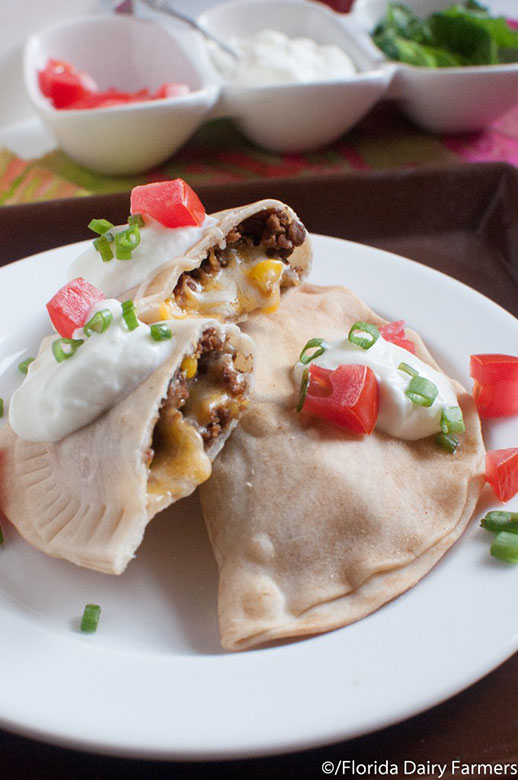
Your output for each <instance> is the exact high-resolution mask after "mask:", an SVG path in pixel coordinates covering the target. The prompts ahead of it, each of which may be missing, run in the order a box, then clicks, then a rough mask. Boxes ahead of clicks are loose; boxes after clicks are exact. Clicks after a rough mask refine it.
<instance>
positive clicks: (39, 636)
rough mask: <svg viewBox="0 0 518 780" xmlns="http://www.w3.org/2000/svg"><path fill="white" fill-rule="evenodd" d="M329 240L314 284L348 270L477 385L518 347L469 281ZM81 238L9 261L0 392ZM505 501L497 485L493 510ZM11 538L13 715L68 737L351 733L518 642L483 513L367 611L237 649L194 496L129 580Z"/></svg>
mask: <svg viewBox="0 0 518 780" xmlns="http://www.w3.org/2000/svg"><path fill="white" fill-rule="evenodd" d="M314 243H315V251H316V263H315V269H314V271H313V274H312V280H313V281H315V282H317V283H322V284H325V283H328V282H333V283H335V282H338V283H343V284H347V285H348V286H350V287H352V288H353V289H354V290H356V291H357V292H358V293H359V294H360V295H361V296H362V297H363V298H364V299H365V300H366V301H367V302H368V303H369V304H370V305H371V306H372V307H373V308H374V309H377V310H378V311H379V312H380V314H382V315H384V316H386V317H388V318H390V319H399V318H405V319H406V320H407V322H408V324H409V325H411V326H413V327H415V328H417V329H418V330H419V331H420V332H421V333H422V335H423V337H424V338H425V340H426V342H427V343H428V345H429V347H430V349H431V350H432V352H433V353H434V355H435V356H436V357H437V359H438V360H439V361H440V362H441V363H442V365H443V366H444V367H445V369H446V370H448V371H449V372H450V373H451V374H452V375H453V376H455V377H456V378H458V379H459V380H461V381H462V382H464V383H465V384H466V385H469V384H470V380H469V377H468V359H469V355H470V353H472V352H491V351H501V352H506V353H513V352H514V353H516V344H517V343H518V323H517V321H516V319H515V318H514V317H512V316H511V315H510V314H509V313H508V312H506V311H504V310H503V309H501V308H500V307H498V306H497V305H496V304H494V303H492V302H491V301H489V300H487V299H486V298H484V297H483V296H481V295H479V294H478V293H476V292H474V291H473V290H471V289H469V288H468V287H465V286H463V285H461V284H459V283H458V282H456V281H453V280H452V279H450V278H449V277H447V276H444V275H442V274H439V273H437V272H435V271H432V270H430V269H428V268H426V267H424V266H420V265H418V264H416V263H413V262H411V261H409V260H405V259H403V258H400V257H397V256H395V255H391V254H388V253H385V252H381V251H378V250H375V249H372V248H370V247H365V246H361V245H357V244H352V243H349V242H345V241H340V240H337V239H332V238H327V237H320V236H317V237H315V241H314ZM81 246H82V245H73V246H67V247H62V248H60V249H57V250H54V251H50V252H45V253H43V254H41V255H38V256H35V257H32V258H29V259H27V260H23V261H21V262H18V263H14V264H13V265H10V266H7V267H5V268H2V269H0V290H1V291H2V292H1V294H0V333H2V334H4V335H3V337H1V338H0V396H2V397H4V398H8V397H9V395H10V393H11V392H12V389H13V387H14V386H15V385H16V384H17V383H19V381H20V378H19V375H18V372H17V370H16V368H15V366H16V365H17V363H18V362H19V361H20V360H21V359H22V358H23V357H25V356H26V355H28V354H31V353H34V351H35V350H36V347H37V345H38V342H39V338H40V337H41V336H42V335H43V333H44V331H45V330H47V329H48V328H47V319H46V313H45V311H44V307H43V305H42V304H43V302H45V301H47V300H48V299H49V298H50V297H51V295H52V294H53V293H54V292H55V290H56V289H57V288H59V287H60V286H61V284H62V283H63V280H64V279H65V269H66V268H67V266H68V264H69V262H70V261H71V260H72V259H73V258H74V256H75V255H76V254H77V252H78V251H79V250H80V248H81ZM36 279H37V280H38V281H37V283H35V280H36ZM485 437H486V444H487V446H488V448H497V447H510V446H513V445H514V446H516V445H517V444H518V419H517V418H514V419H508V420H505V421H501V422H499V423H492V424H491V425H487V426H486V429H485ZM121 457H123V453H121ZM495 505H496V504H495V502H494V501H492V500H491V496H490V493H489V491H488V492H487V493H486V494H485V498H484V500H483V501H482V503H481V506H480V508H479V509H480V511H479V514H482V513H483V512H485V511H487V509H488V508H490V507H492V506H493V507H494V506H495ZM508 506H509V508H513V509H514V510H515V511H516V510H517V509H518V500H517V499H516V498H515V499H514V500H513V501H511V502H509V504H508ZM5 536H6V542H5V545H4V547H3V548H0V637H1V640H0V647H1V666H2V686H1V687H2V693H1V696H0V726H1V727H4V728H7V729H10V730H13V731H16V732H20V733H22V734H28V735H33V736H36V737H39V738H42V739H44V740H47V741H51V742H56V743H58V744H61V745H66V746H73V747H79V748H83V749H92V750H96V751H100V752H105V753H111V754H119V755H125V756H141V757H156V758H186V759H202V758H229V757H244V756H253V755H261V754H269V753H276V752H281V751H288V750H297V749H302V748H308V747H312V746H316V745H320V744H324V743H331V742H336V741H339V740H343V739H346V738H350V737H354V736H357V735H360V734H363V733H366V732H368V731H371V730H375V729H378V728H381V727H383V726H386V725H388V724H391V723H394V722H396V721H399V720H401V719H404V718H407V717H409V716H411V715H414V714H416V713H418V712H420V711H422V710H424V709H426V708H428V707H431V706H432V705H434V704H436V703H438V702H440V701H442V700H443V699H445V698H447V697H449V696H451V695H453V694H454V693H456V692H458V691H460V690H461V689H462V688H464V687H466V686H468V685H470V684H471V683H473V682H474V681H476V680H477V679H478V678H480V677H481V676H483V675H484V674H486V673H487V672H488V671H490V670H491V669H493V668H494V667H495V666H497V665H498V664H499V663H501V662H502V661H503V660H504V659H506V658H507V657H509V656H510V655H511V654H512V653H513V652H514V651H515V650H516V648H517V645H518V642H517V640H518V631H517V625H516V595H515V594H516V584H517V580H518V567H512V566H510V565H506V564H503V563H500V562H498V561H495V560H494V559H492V558H491V557H490V555H489V546H490V540H491V535H490V534H488V533H487V532H486V531H483V530H482V529H480V528H478V527H477V523H476V522H475V521H474V522H472V524H471V525H470V527H469V529H468V530H467V531H466V533H465V534H464V536H463V537H462V539H461V540H460V541H459V542H458V543H457V544H456V545H455V546H454V548H453V549H452V550H451V551H450V552H449V553H448V554H447V555H446V556H445V557H444V558H443V560H442V561H441V562H440V563H439V564H438V565H437V566H436V567H435V568H434V569H433V571H432V572H431V573H430V574H429V575H428V576H426V577H425V578H424V579H423V580H422V581H421V582H420V583H419V584H418V585H417V586H416V587H415V588H413V589H412V590H410V591H409V592H408V593H406V594H404V595H403V596H400V597H399V598H397V599H395V600H394V601H393V602H391V603H390V604H388V605H387V606H385V607H383V608H382V609H380V610H379V611H378V612H376V613H375V614H373V615H371V616H369V617H368V618H366V619H364V620H362V621H360V622H359V623H357V624H355V625H352V626H349V627H347V628H344V629H341V630H338V631H334V632H331V633H329V634H325V635H323V636H319V637H315V638H311V639H304V640H301V641H298V642H292V643H289V644H285V645H280V646H278V647H273V648H268V649H262V650H255V651H249V652H243V653H239V654H224V653H222V652H221V650H220V647H219V641H218V635H217V625H216V586H217V573H216V567H215V563H214V561H213V558H212V553H211V550H210V547H209V543H208V541H207V537H206V534H205V529H204V526H203V523H202V520H201V518H200V515H199V511H198V506H197V501H196V498H195V497H194V498H191V499H188V500H186V501H184V502H181V503H180V505H179V506H178V507H177V508H176V509H175V510H172V511H169V512H166V513H164V514H163V515H162V516H161V517H158V518H156V519H155V520H154V521H153V522H152V523H151V525H150V526H149V528H148V532H147V533H146V538H145V541H144V543H143V545H142V547H141V548H140V550H139V553H138V557H137V559H136V560H135V561H133V562H132V563H131V564H130V566H129V568H128V570H127V571H126V572H125V573H124V574H123V575H122V576H120V577H118V578H117V577H110V576H109V575H102V574H97V573H95V572H90V571H87V570H82V569H79V568H77V567H75V566H73V565H72V564H69V563H67V562H65V561H59V560H54V559H51V558H47V557H46V556H45V555H43V554H42V553H39V552H38V551H36V550H34V549H32V548H31V547H29V546H28V545H27V544H25V542H23V541H22V540H21V539H20V538H19V537H18V535H17V534H16V532H15V531H14V529H12V528H10V527H8V528H7V529H6V532H5ZM90 601H94V602H98V603H100V604H101V605H102V608H103V613H102V617H101V623H100V626H99V630H98V632H97V633H96V634H95V635H93V636H85V635H81V634H80V633H79V631H78V619H79V617H80V614H81V612H82V609H83V606H84V604H85V603H86V602H90Z"/></svg>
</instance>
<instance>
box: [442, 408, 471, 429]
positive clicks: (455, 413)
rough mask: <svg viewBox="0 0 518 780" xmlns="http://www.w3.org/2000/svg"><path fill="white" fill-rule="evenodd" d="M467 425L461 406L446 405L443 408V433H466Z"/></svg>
mask: <svg viewBox="0 0 518 780" xmlns="http://www.w3.org/2000/svg"><path fill="white" fill-rule="evenodd" d="M465 430H466V426H465V425H464V418H463V416H462V409H461V408H460V406H445V407H444V409H441V431H442V432H443V433H464V431H465Z"/></svg>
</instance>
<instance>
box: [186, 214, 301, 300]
mask: <svg viewBox="0 0 518 780" xmlns="http://www.w3.org/2000/svg"><path fill="white" fill-rule="evenodd" d="M305 238H306V229H305V227H304V225H303V224H302V222H299V220H297V219H293V218H292V217H291V216H290V215H289V214H288V212H287V211H283V210H281V209H275V208H269V209H264V211H260V212H259V213H258V214H253V215H252V216H251V217H248V219H245V220H244V221H243V222H241V223H240V224H239V225H237V227H235V228H232V230H231V231H230V233H228V235H227V236H226V246H225V248H224V249H220V248H218V247H214V248H212V249H210V250H209V254H208V255H207V257H206V258H205V259H204V260H203V261H202V263H201V265H200V266H199V268H195V269H194V270H193V271H186V272H185V273H183V274H182V275H181V276H180V278H179V279H178V282H177V284H176V287H175V289H174V297H175V298H176V302H177V303H178V305H179V306H183V305H185V296H186V292H185V287H191V289H195V288H196V286H197V285H198V284H201V285H203V284H204V283H206V282H207V280H208V279H209V278H210V277H211V276H215V275H216V274H217V273H218V272H219V271H220V269H221V268H225V267H226V266H227V265H228V263H229V259H230V256H231V254H233V252H232V253H231V252H229V250H233V251H236V250H237V251H239V250H240V249H245V248H246V247H251V246H259V245H261V246H263V247H264V249H265V253H266V255H267V257H270V258H272V259H276V260H282V262H283V263H286V264H288V258H289V257H290V255H291V254H292V253H293V251H294V249H295V248H296V247H298V246H301V245H302V244H303V243H304V239H305ZM294 271H295V274H296V278H294V279H293V281H292V284H294V283H295V282H296V281H297V279H298V278H300V274H301V272H302V269H301V268H299V267H296V268H295V269H294Z"/></svg>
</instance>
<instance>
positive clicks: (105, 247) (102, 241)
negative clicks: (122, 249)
mask: <svg viewBox="0 0 518 780" xmlns="http://www.w3.org/2000/svg"><path fill="white" fill-rule="evenodd" d="M108 235H111V233H110V234H107V235H105V236H100V237H99V238H95V239H94V241H93V245H94V247H95V248H96V249H97V251H98V252H99V254H100V255H101V258H102V261H103V263H107V262H108V261H109V260H112V259H113V250H112V248H111V246H110V241H109V239H108V238H107V236H108Z"/></svg>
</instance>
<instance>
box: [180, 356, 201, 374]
mask: <svg viewBox="0 0 518 780" xmlns="http://www.w3.org/2000/svg"><path fill="white" fill-rule="evenodd" d="M180 370H181V371H185V376H186V378H187V379H192V378H193V376H195V374H196V371H197V370H198V360H197V359H196V358H195V357H194V355H186V356H185V357H184V359H183V360H182V365H181V366H180Z"/></svg>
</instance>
